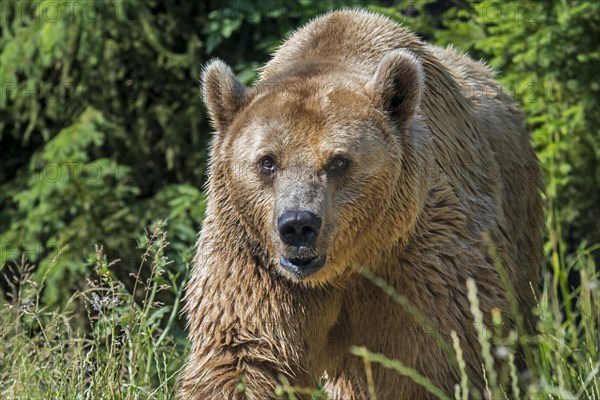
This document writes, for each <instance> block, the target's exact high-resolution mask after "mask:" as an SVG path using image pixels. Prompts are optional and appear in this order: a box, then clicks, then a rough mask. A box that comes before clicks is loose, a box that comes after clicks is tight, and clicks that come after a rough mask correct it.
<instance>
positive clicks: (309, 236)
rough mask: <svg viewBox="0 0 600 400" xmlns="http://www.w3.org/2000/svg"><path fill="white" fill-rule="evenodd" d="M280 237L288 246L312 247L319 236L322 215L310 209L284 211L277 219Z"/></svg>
mask: <svg viewBox="0 0 600 400" xmlns="http://www.w3.org/2000/svg"><path fill="white" fill-rule="evenodd" d="M277 229H278V230H279V237H280V238H281V240H282V241H283V243H285V244H286V245H288V246H292V247H301V246H306V247H312V246H313V245H314V244H315V241H316V240H317V237H318V236H319V230H320V229H321V217H319V216H318V215H316V214H315V213H313V212H310V211H293V210H287V211H284V212H283V213H282V214H281V216H280V217H279V219H278V220H277Z"/></svg>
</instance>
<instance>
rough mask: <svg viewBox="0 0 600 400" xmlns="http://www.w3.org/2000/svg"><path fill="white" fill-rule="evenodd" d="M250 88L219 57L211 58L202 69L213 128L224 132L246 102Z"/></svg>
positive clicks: (206, 102)
mask: <svg viewBox="0 0 600 400" xmlns="http://www.w3.org/2000/svg"><path fill="white" fill-rule="evenodd" d="M249 92H250V91H249V90H248V88H247V87H246V86H244V84H243V83H241V82H240V81H239V80H238V79H237V78H236V77H235V75H234V74H233V71H231V68H229V66H228V65H227V64H225V63H224V62H223V61H221V60H219V59H213V60H211V61H210V62H209V63H208V64H207V65H206V67H204V70H203V71H202V94H203V98H204V104H205V105H206V108H207V109H208V114H209V115H210V119H211V122H212V126H213V128H215V130H216V131H217V132H219V133H223V132H224V131H225V130H227V128H228V127H229V125H230V124H231V122H232V121H233V118H234V116H235V114H236V113H237V112H238V111H239V110H240V109H241V108H242V107H243V106H244V105H245V104H246V102H247V100H248V97H249V96H248V94H249Z"/></svg>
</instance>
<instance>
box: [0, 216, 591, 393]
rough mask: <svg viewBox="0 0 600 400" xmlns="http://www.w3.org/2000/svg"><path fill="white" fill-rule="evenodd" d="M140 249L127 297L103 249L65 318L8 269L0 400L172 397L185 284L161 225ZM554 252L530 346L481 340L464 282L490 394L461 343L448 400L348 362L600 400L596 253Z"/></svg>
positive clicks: (26, 271)
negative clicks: (384, 371) (441, 380)
mask: <svg viewBox="0 0 600 400" xmlns="http://www.w3.org/2000/svg"><path fill="white" fill-rule="evenodd" d="M144 246H145V248H146V251H145V252H144V253H143V255H142V257H141V261H140V264H139V266H138V272H137V274H136V275H135V276H134V279H135V281H134V282H135V284H134V288H133V290H132V291H131V292H130V291H127V289H126V288H125V285H123V284H122V283H121V282H119V281H118V280H117V279H116V278H115V274H114V269H115V268H116V266H117V265H118V262H108V261H107V259H106V257H105V256H104V254H103V252H102V249H101V248H97V249H96V253H95V254H94V256H93V259H92V260H91V261H92V262H91V265H93V268H94V271H95V274H94V276H95V277H96V279H94V280H92V281H90V282H88V285H87V287H88V289H85V290H83V291H80V292H77V293H75V294H74V295H73V296H72V297H71V298H70V299H69V300H68V302H67V306H66V307H65V308H64V309H62V310H61V311H54V310H47V309H45V308H44V307H43V305H42V304H41V302H40V298H41V295H42V292H43V289H44V279H43V278H42V279H41V281H39V282H34V281H33V280H32V279H31V277H32V274H33V270H34V268H33V267H32V266H30V265H28V264H27V263H25V262H22V263H21V264H20V265H19V266H18V267H17V268H13V269H12V270H11V271H12V272H11V273H10V276H6V277H5V278H6V279H7V280H8V282H10V296H9V297H8V299H7V300H6V301H5V304H4V305H3V306H2V307H1V309H0V318H1V325H0V398H3V399H172V398H175V397H176V391H177V374H178V371H179V370H180V368H181V366H182V365H183V362H184V360H185V356H186V353H187V351H188V350H189V345H188V344H187V342H186V341H185V338H184V337H183V336H182V335H181V333H180V332H175V331H174V329H173V327H174V325H175V323H176V319H177V318H178V315H179V313H180V300H181V296H182V285H181V284H177V283H176V282H178V281H180V280H181V279H178V278H179V277H177V276H171V275H168V274H167V273H166V271H167V270H168V264H169V260H167V259H166V258H165V256H164V254H165V248H166V247H167V246H168V243H167V240H166V236H165V233H163V231H162V228H161V224H157V225H155V226H154V227H153V228H152V229H151V230H150V231H149V232H148V233H147V235H146V243H144ZM548 248H549V255H548V257H547V259H548V261H547V263H548V266H547V268H545V270H546V271H547V272H546V274H545V279H544V286H543V290H542V291H541V293H540V295H539V297H538V299H537V307H536V308H535V310H534V311H535V314H536V315H537V316H538V318H539V322H538V333H537V334H536V335H534V336H530V335H529V336H528V335H525V334H523V333H522V332H520V331H519V329H517V328H515V329H514V330H512V331H510V332H509V333H508V334H507V335H505V336H502V334H501V333H500V332H505V330H502V329H492V330H491V331H492V332H495V333H494V334H491V335H490V334H489V332H483V324H482V323H481V321H482V320H483V315H482V314H481V311H480V309H479V307H478V300H477V287H476V285H475V283H474V282H473V281H469V282H468V290H469V293H468V294H469V299H470V301H471V312H472V314H473V316H474V320H475V324H476V326H477V327H478V329H479V332H478V333H479V335H478V336H479V340H480V344H481V348H482V356H483V357H482V358H483V360H484V364H483V365H482V371H481V373H482V374H483V376H484V377H485V380H486V382H487V383H488V385H487V388H486V392H487V393H486V394H484V393H478V392H477V391H476V390H475V389H474V388H472V387H471V386H470V384H469V379H468V377H467V376H466V373H465V363H464V360H463V358H462V350H461V348H460V344H459V342H458V341H457V340H454V341H453V342H452V343H451V345H450V346H446V347H445V348H444V351H445V352H446V354H447V356H448V357H452V362H453V363H454V362H456V365H457V366H458V368H459V371H461V380H460V381H459V382H456V386H455V391H454V393H453V394H452V395H450V394H447V393H444V392H443V391H441V390H440V389H439V388H437V387H436V386H435V385H434V384H433V383H432V382H431V381H429V380H428V379H427V378H426V377H423V376H421V375H420V374H419V373H418V372H417V371H415V370H413V369H411V368H409V367H407V366H405V365H403V364H402V363H400V362H399V361H397V360H391V359H388V358H387V357H386V356H385V355H383V354H376V353H372V352H370V351H369V349H366V348H363V347H355V348H353V349H351V351H352V353H353V354H355V355H356V356H357V357H362V358H363V361H364V365H365V372H366V376H367V378H369V379H368V381H369V382H372V381H373V379H372V370H371V365H372V364H381V365H382V366H384V367H386V368H391V369H393V370H395V371H396V372H397V373H399V374H402V375H405V376H407V377H409V378H411V379H413V380H414V381H415V382H417V383H419V384H420V385H422V386H423V387H425V388H426V389H427V390H428V391H429V392H430V393H432V394H433V395H435V396H436V397H437V398H439V399H454V400H466V399H477V398H483V396H484V395H487V396H488V397H491V398H493V399H504V398H509V399H510V398H517V399H520V398H524V399H556V400H558V399H561V400H563V399H565V400H566V399H592V400H600V357H599V352H600V344H599V343H600V342H599V339H598V328H599V326H600V277H599V274H598V268H597V267H596V265H595V264H594V260H593V257H592V254H593V253H594V252H595V251H598V249H599V248H600V246H594V247H587V248H585V247H582V248H580V249H579V250H578V251H577V252H575V253H574V254H571V255H566V254H565V253H564V251H562V249H561V248H560V246H551V245H550V246H548ZM559 253H560V254H559ZM570 271H576V272H577V273H579V274H580V276H581V285H580V286H579V287H578V288H575V289H573V290H570V289H569V288H568V285H567V283H566V277H567V276H568V274H569V272H570ZM367 274H368V273H367ZM5 275H8V274H7V272H6V271H5ZM142 276H144V277H145V278H142ZM368 277H369V278H371V279H372V280H373V282H374V283H375V284H377V285H379V286H380V287H381V288H382V290H384V291H385V292H386V293H388V294H389V295H390V296H391V297H392V298H393V299H394V300H395V301H396V302H397V303H398V306H399V307H404V308H405V309H406V310H407V312H410V313H412V314H413V316H414V317H415V319H416V320H418V321H420V322H421V323H423V324H427V321H426V320H424V319H423V318H421V317H420V316H419V315H418V312H417V311H416V310H415V309H414V308H411V306H410V304H407V302H406V300H405V299H404V298H403V297H402V296H401V295H400V294H398V293H396V292H395V291H394V289H393V288H391V287H390V286H389V285H387V284H386V283H385V282H383V281H381V280H378V279H377V277H374V276H368ZM162 291H170V292H172V294H173V296H174V298H175V301H174V302H173V303H172V304H162V303H160V302H159V301H158V300H157V298H158V297H159V294H160V292H162ZM132 293H136V296H133V294H132ZM140 293H141V295H140ZM561 299H565V301H567V302H568V305H566V304H565V301H563V300H561ZM81 310H84V311H83V312H82V311H81ZM477 321H479V323H478V322H477ZM492 321H493V324H494V325H495V327H496V328H499V327H500V325H502V316H501V315H499V314H497V315H492ZM492 328H494V327H492ZM455 336H456V335H455V334H454V337H455ZM446 345H447V344H446ZM518 346H521V347H523V348H524V349H525V353H526V357H525V363H526V365H525V370H524V372H520V371H521V370H520V369H518V368H517V367H516V365H515V352H516V349H517V347H518ZM493 355H494V356H495V357H496V358H500V359H504V360H505V361H506V362H505V363H504V364H503V366H502V368H500V369H498V370H497V369H494V368H493ZM277 392H278V394H280V396H281V397H282V398H286V399H295V398H297V394H298V393H305V394H310V395H312V397H313V399H318V398H322V399H324V398H325V397H324V395H323V394H322V393H320V392H319V391H318V390H316V389H314V388H295V387H292V386H290V384H289V383H288V382H287V381H286V380H285V379H282V381H281V384H280V385H279V387H278V388H277ZM376 396H377V394H376V393H375V390H374V388H373V387H371V388H370V398H371V399H372V400H376V398H377V397H376Z"/></svg>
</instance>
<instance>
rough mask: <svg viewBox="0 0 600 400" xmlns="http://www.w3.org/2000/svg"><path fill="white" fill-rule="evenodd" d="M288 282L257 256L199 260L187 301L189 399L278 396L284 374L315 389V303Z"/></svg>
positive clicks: (184, 386) (184, 384)
mask: <svg viewBox="0 0 600 400" xmlns="http://www.w3.org/2000/svg"><path fill="white" fill-rule="evenodd" d="M200 246H202V245H200ZM204 247H205V248H207V246H206V245H205V246H204ZM221 253H223V252H220V253H218V254H221ZM225 254H228V253H227V252H225ZM229 254H231V253H229ZM286 285H289V283H287V282H286V281H285V280H283V279H282V278H280V277H278V276H277V275H274V274H273V273H272V272H270V271H269V270H267V269H266V268H264V267H262V266H261V265H258V264H257V262H256V260H255V259H253V258H251V257H242V256H241V255H240V254H238V257H235V258H231V259H229V260H226V259H223V258H221V256H219V255H214V254H206V253H204V254H200V255H199V256H198V259H197V260H196V262H195V266H194V271H193V273H192V278H191V280H190V282H189V284H188V294H187V299H186V300H187V301H186V311H187V314H188V318H189V331H190V338H191V341H192V349H191V353H190V357H189V360H188V363H187V365H186V368H185V370H184V372H183V375H182V395H183V398H184V399H202V400H211V399H214V400H223V399H227V400H229V399H240V400H242V399H248V400H250V399H252V400H268V399H275V398H276V396H275V387H276V386H277V384H278V383H279V382H280V376H282V375H283V376H285V377H286V378H287V379H288V380H289V382H290V383H291V384H294V385H296V384H298V385H302V386H314V382H312V381H311V379H310V377H309V374H308V373H307V372H306V369H307V368H306V359H305V356H306V352H305V348H304V346H306V342H307V341H306V335H307V334H308V335H310V334H311V333H312V332H307V331H306V329H303V326H304V325H305V319H306V316H307V314H310V312H308V310H307V307H308V306H309V304H308V302H307V301H306V300H307V299H303V298H298V296H292V294H291V291H290V290H289V287H286Z"/></svg>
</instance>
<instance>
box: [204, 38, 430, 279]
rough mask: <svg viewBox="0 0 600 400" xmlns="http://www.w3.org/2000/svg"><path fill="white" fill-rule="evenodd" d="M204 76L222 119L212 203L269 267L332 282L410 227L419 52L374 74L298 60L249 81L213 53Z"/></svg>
mask: <svg viewBox="0 0 600 400" xmlns="http://www.w3.org/2000/svg"><path fill="white" fill-rule="evenodd" d="M202 84H203V95H204V100H205V103H206V106H207V108H208V111H209V114H210V117H211V120H212V124H213V127H214V128H215V130H216V133H215V136H214V138H213V142H212V149H211V162H210V178H209V202H213V204H212V206H211V209H212V212H214V213H215V215H216V217H215V218H217V219H220V221H219V224H220V225H219V226H221V228H222V229H227V230H230V231H231V232H230V235H229V236H228V237H230V238H231V237H233V238H235V240H239V241H240V242H247V243H248V244H249V246H250V247H251V248H253V249H254V250H253V251H256V253H257V257H263V258H264V259H266V260H267V261H266V262H263V264H267V267H268V268H273V269H274V270H275V271H278V272H279V273H281V274H283V275H284V276H286V277H288V278H289V279H292V280H294V281H297V282H301V283H305V284H309V285H318V284H323V283H326V282H332V281H334V280H335V279H336V277H338V278H340V276H341V275H347V274H349V273H350V271H352V269H353V267H354V266H362V267H372V268H375V267H377V264H378V263H381V262H383V261H382V260H383V259H384V257H383V255H385V254H386V252H387V253H389V252H390V250H391V247H393V246H397V245H399V244H401V243H403V242H404V241H405V240H406V239H407V238H408V237H409V236H410V234H411V231H412V230H413V228H414V226H415V224H416V221H417V219H418V216H419V212H420V210H421V208H422V203H423V201H424V196H425V191H426V183H425V181H426V175H425V163H424V162H423V160H424V159H425V157H426V156H425V154H426V151H425V147H426V144H425V138H426V137H427V136H428V135H427V134H426V126H425V124H424V123H423V117H422V115H421V111H420V103H421V97H422V93H423V90H424V76H423V70H422V66H421V63H420V61H419V60H418V59H417V58H416V57H415V56H414V55H412V54H411V53H410V52H408V51H406V50H394V51H392V52H390V53H388V54H387V55H385V57H383V58H382V60H381V61H380V63H379V64H378V66H377V68H376V69H375V70H374V71H372V73H366V74H357V73H356V72H351V71H347V70H345V69H343V68H341V67H340V66H339V64H330V63H327V62H313V61H299V62H297V63H296V64H294V65H291V66H290V67H289V68H287V69H285V70H281V71H277V73H275V74H272V75H271V77H269V78H268V79H265V80H262V81H259V82H258V84H257V85H256V86H255V87H254V88H252V89H249V88H247V87H245V86H244V85H243V84H242V83H240V82H239V81H238V80H237V79H236V77H235V76H234V75H233V73H232V71H231V69H230V68H229V67H228V66H227V65H226V64H224V63H223V62H221V61H219V60H213V61H212V62H210V63H209V64H208V65H207V67H206V68H205V70H204V73H203V77H202ZM261 254H263V255H264V256H261Z"/></svg>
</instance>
